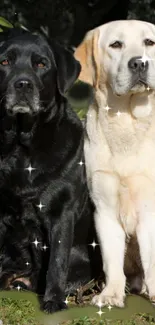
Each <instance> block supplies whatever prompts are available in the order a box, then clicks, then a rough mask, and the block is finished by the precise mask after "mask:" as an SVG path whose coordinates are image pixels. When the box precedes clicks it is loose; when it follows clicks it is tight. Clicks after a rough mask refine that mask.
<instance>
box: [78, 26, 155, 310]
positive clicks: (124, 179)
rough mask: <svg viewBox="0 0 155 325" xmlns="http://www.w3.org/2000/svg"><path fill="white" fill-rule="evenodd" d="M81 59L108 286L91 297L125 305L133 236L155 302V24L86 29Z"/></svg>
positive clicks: (90, 174)
mask: <svg viewBox="0 0 155 325" xmlns="http://www.w3.org/2000/svg"><path fill="white" fill-rule="evenodd" d="M75 57H76V58H77V59H78V60H79V61H80V63H81V65H82V71H81V75H80V79H81V80H83V81H85V82H87V83H90V84H91V85H92V86H93V88H94V99H93V102H92V103H91V105H90V107H89V110H88V114H87V120H86V136H85V159H86V169H87V178H88V185H89V189H90V193H91V196H92V199H93V201H94V204H95V206H96V211H95V216H94V218H95V224H96V229H97V233H98V237H99V241H100V246H101V251H102V257H103V269H104V272H105V275H106V286H105V288H104V289H103V291H102V292H101V294H99V295H97V296H95V297H94V298H93V303H94V304H99V303H100V304H103V305H107V304H110V305H116V306H119V307H123V306H124V297H125V282H126V274H125V272H124V268H125V267H124V264H125V253H126V249H127V245H129V246H130V247H129V248H131V247H132V241H133V242H135V240H137V242H138V247H139V252H140V260H141V263H142V268H143V274H144V284H145V286H146V289H147V293H148V295H149V297H150V300H151V301H154V300H155V92H154V89H155V27H154V25H152V24H150V23H147V22H143V21H136V20H133V21H131V20H130V21H115V22H110V23H108V24H105V25H103V26H101V27H99V28H97V29H95V30H93V31H91V32H90V33H88V34H87V36H86V38H85V40H84V42H83V43H82V44H81V46H80V47H79V48H78V49H77V51H76V53H75ZM127 243H128V244H127ZM136 249H137V248H136ZM136 252H138V249H137V250H136V251H135V252H133V253H136ZM137 254H138V253H137ZM130 257H132V254H130ZM139 264H140V263H139Z"/></svg>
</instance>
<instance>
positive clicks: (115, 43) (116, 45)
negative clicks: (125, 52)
mask: <svg viewBox="0 0 155 325" xmlns="http://www.w3.org/2000/svg"><path fill="white" fill-rule="evenodd" d="M109 46H110V47H112V48H115V49H116V48H117V49H118V48H119V49H121V48H122V46H123V44H122V42H120V41H115V42H114V43H112V44H110V45H109Z"/></svg>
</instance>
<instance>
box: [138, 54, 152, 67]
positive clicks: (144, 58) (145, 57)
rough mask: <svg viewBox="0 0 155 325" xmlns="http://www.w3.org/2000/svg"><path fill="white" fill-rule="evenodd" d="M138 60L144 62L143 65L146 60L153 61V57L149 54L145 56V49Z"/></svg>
mask: <svg viewBox="0 0 155 325" xmlns="http://www.w3.org/2000/svg"><path fill="white" fill-rule="evenodd" d="M138 60H140V61H142V62H143V63H144V66H145V64H146V62H147V61H153V60H154V59H151V58H150V57H149V56H147V55H146V53H145V50H144V52H143V56H142V57H141V58H140V59H138Z"/></svg>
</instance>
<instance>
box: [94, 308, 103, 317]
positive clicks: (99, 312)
mask: <svg viewBox="0 0 155 325" xmlns="http://www.w3.org/2000/svg"><path fill="white" fill-rule="evenodd" d="M96 314H98V315H99V316H100V317H101V316H102V314H105V312H103V311H102V309H101V308H100V309H99V311H97V313H96Z"/></svg>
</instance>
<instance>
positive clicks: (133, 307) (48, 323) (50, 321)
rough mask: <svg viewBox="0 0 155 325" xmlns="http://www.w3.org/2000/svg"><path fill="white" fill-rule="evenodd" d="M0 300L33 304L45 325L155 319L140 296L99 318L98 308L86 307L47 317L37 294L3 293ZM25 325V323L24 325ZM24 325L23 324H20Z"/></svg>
mask: <svg viewBox="0 0 155 325" xmlns="http://www.w3.org/2000/svg"><path fill="white" fill-rule="evenodd" d="M0 298H11V299H13V300H18V301H19V300H20V301H21V300H22V301H23V300H28V301H30V302H31V303H32V305H33V306H34V308H35V313H36V320H37V321H38V322H39V323H40V324H43V325H58V323H61V322H64V321H68V320H73V319H76V318H82V317H85V316H87V317H89V318H92V319H94V318H97V319H103V320H104V319H110V320H118V319H119V320H129V319H130V318H131V317H133V315H135V314H139V313H140V314H144V313H145V314H149V315H151V316H152V317H154V318H155V307H154V306H152V305H151V303H150V302H149V301H148V300H147V299H145V298H143V297H139V296H134V295H133V296H128V297H127V298H126V307H125V308H122V309H120V308H112V310H111V311H109V310H108V308H107V307H104V308H102V312H103V314H102V316H101V317H100V316H98V314H97V311H98V310H99V309H98V308H96V307H92V306H85V307H73V306H71V307H70V308H69V310H67V311H62V312H57V313H55V314H52V315H46V314H45V313H43V312H41V311H40V309H39V302H38V299H37V297H36V295H35V294H33V293H26V292H15V291H11V292H5V291H4V292H1V293H0ZM24 324H25V323H24ZM20 325H23V324H20Z"/></svg>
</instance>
